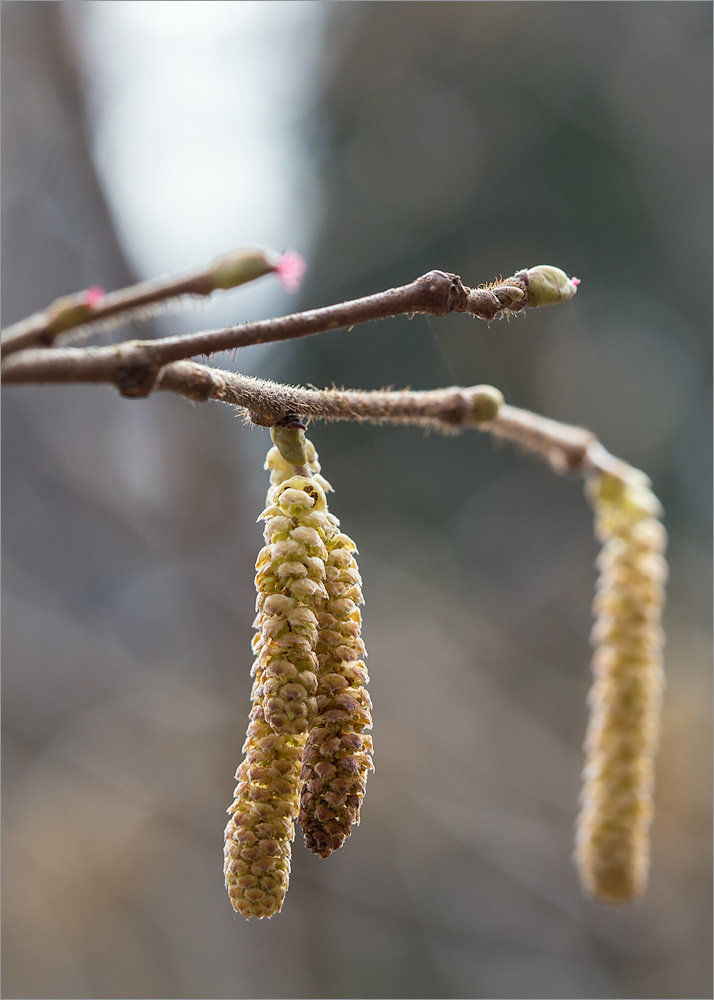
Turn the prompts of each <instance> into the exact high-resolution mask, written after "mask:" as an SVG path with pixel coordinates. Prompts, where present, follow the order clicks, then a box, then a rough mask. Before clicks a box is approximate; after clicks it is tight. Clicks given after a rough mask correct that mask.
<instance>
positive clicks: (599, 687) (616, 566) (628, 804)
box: [575, 475, 667, 905]
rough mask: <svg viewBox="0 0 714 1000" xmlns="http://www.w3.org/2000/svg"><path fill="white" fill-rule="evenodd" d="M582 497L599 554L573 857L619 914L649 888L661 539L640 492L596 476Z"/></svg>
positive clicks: (650, 502) (655, 509)
mask: <svg viewBox="0 0 714 1000" xmlns="http://www.w3.org/2000/svg"><path fill="white" fill-rule="evenodd" d="M586 493H587V496H588V499H589V500H590V502H591V504H592V506H593V508H594V510H595V531H596V535H597V537H598V538H599V539H600V541H601V542H602V544H603V547H602V551H601V554H600V556H599V559H598V567H599V570H600V576H599V580H598V584H597V593H596V597H595V603H594V612H595V616H596V621H595V626H594V628H593V633H592V641H593V645H594V647H595V653H594V656H593V662H592V669H593V675H594V682H593V686H592V689H591V692H590V696H589V705H590V721H589V725H588V731H587V737H586V742H585V750H586V763H585V769H584V774H583V790H582V795H581V811H580V815H579V817H578V821H577V830H576V852H575V853H576V862H577V865H578V869H579V873H580V879H581V882H582V884H583V887H584V888H585V890H586V891H587V892H588V893H589V894H590V895H591V896H592V897H593V898H594V899H596V900H597V901H598V902H601V903H609V904H615V905H617V904H623V903H627V902H629V901H630V900H632V899H635V898H637V897H638V896H640V895H642V893H643V892H644V891H645V888H646V885H647V875H648V868H649V829H650V825H651V822H652V816H653V801H652V793H653V787H654V772H653V761H654V756H655V753H656V751H657V743H658V737H659V716H660V703H661V695H662V689H663V683H664V675H663V666H662V646H663V644H664V636H663V633H662V629H661V625H660V619H661V612H662V606H663V604H664V584H665V580H666V576H667V564H666V562H665V559H664V551H665V546H666V541H667V535H666V532H665V530H664V528H663V526H662V524H661V523H660V521H659V503H658V502H657V500H656V498H655V497H654V495H653V494H652V492H651V491H650V490H649V488H648V487H647V485H645V484H644V483H643V484H640V483H637V484H633V483H624V482H622V481H620V480H618V479H616V478H615V477H613V476H607V475H598V476H593V477H592V478H591V480H590V481H589V482H588V484H587V488H586Z"/></svg>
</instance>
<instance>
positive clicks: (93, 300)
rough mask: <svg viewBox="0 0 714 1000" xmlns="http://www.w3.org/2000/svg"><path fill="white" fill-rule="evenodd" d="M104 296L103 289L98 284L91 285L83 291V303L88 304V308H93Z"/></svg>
mask: <svg viewBox="0 0 714 1000" xmlns="http://www.w3.org/2000/svg"><path fill="white" fill-rule="evenodd" d="M103 298H104V289H103V288H99V286H98V285H92V286H91V288H88V289H87V291H86V292H85V293H84V302H85V305H88V306H90V308H92V309H95V308H96V307H97V306H98V305H99V304H100V303H101V301H102V299H103Z"/></svg>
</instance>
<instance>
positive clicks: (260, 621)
mask: <svg viewBox="0 0 714 1000" xmlns="http://www.w3.org/2000/svg"><path fill="white" fill-rule="evenodd" d="M303 444H304V448H305V450H304V452H303V455H304V456H305V457H306V459H307V461H306V462H305V464H304V465H303V466H301V469H300V471H303V470H305V471H307V472H309V473H310V475H309V476H297V475H294V471H295V468H294V467H293V466H292V465H291V464H290V463H289V462H288V461H287V460H286V458H285V457H284V456H283V455H282V454H281V452H280V450H279V449H278V448H277V447H273V448H271V449H270V451H269V452H268V457H267V460H266V468H267V469H269V470H270V482H271V486H270V489H269V490H268V497H267V503H268V506H267V508H266V509H265V510H264V511H263V513H262V514H261V518H262V519H263V520H264V521H265V532H264V534H265V546H264V547H263V548H262V549H261V551H260V553H259V554H258V559H257V561H256V578H255V582H256V589H257V592H258V596H257V600H256V611H257V617H256V619H255V622H254V623H253V624H254V627H255V628H256V630H257V631H256V635H255V637H254V639H253V644H252V645H253V652H254V655H255V661H254V663H253V667H252V670H251V675H252V676H253V678H254V682H253V690H252V699H253V708H252V711H251V714H250V725H249V728H248V735H247V738H246V741H245V744H244V747H243V750H244V753H245V758H244V760H243V762H242V764H241V765H240V767H239V768H238V771H237V773H236V778H237V779H238V785H237V787H236V789H235V793H234V794H235V799H234V801H233V804H232V805H231V807H230V809H229V810H228V811H229V813H230V814H231V818H230V820H229V822H228V825H227V827H226V831H225V850H224V855H225V865H224V873H225V880H226V887H227V889H228V895H229V897H230V900H231V904H232V906H233V908H234V909H235V910H237V911H238V912H240V913H242V914H243V916H245V917H258V918H261V917H270V916H273V915H274V914H275V913H278V912H279V911H280V909H281V907H282V904H283V900H284V898H285V894H286V892H287V889H288V881H289V877H290V856H291V845H292V841H293V839H294V837H295V819H296V818H297V817H298V814H299V816H300V822H301V824H302V827H303V830H304V832H305V839H306V843H307V845H308V847H310V849H311V850H313V851H315V852H316V853H318V854H321V855H322V856H323V857H326V856H327V855H328V854H330V853H331V852H332V851H333V850H335V849H336V848H337V847H340V846H341V845H342V843H343V842H344V840H345V838H346V837H347V836H349V832H350V828H351V826H352V825H354V824H356V823H358V822H359V810H360V806H361V803H362V799H363V797H364V791H365V783H366V779H367V773H368V771H369V770H371V769H372V759H371V753H372V741H371V738H370V737H369V736H367V735H365V734H364V730H365V729H367V728H370V727H371V724H372V720H371V715H370V709H371V703H370V699H369V695H368V694H367V692H366V690H365V685H366V683H367V680H368V677H367V670H366V668H365V665H364V662H363V660H362V657H363V656H364V655H365V652H364V645H363V643H362V640H361V638H360V626H361V616H360V611H359V606H358V605H359V604H361V603H362V591H361V589H360V586H361V582H362V581H361V579H360V576H359V571H358V569H357V564H356V561H355V558H354V552H355V551H356V549H355V545H354V542H352V541H351V539H349V538H348V537H347V536H346V535H344V534H342V533H341V532H340V529H339V522H338V520H337V518H335V517H334V516H333V515H332V514H330V513H329V511H328V509H327V501H326V498H325V492H326V491H328V490H331V486H330V484H329V483H328V482H327V481H326V480H325V479H323V477H322V476H321V475H320V464H319V462H318V459H317V453H316V451H315V448H314V446H313V445H312V443H311V442H310V441H307V440H304V441H303ZM301 461H303V459H301Z"/></svg>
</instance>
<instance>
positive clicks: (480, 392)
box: [471, 385, 504, 424]
mask: <svg viewBox="0 0 714 1000" xmlns="http://www.w3.org/2000/svg"><path fill="white" fill-rule="evenodd" d="M503 404H504V399H503V393H502V392H501V391H500V390H499V389H496V388H494V386H492V385H478V386H476V391H475V392H474V395H473V398H472V400H471V419H472V420H473V422H474V423H475V424H482V423H485V422H486V421H487V420H493V419H494V417H495V416H496V415H497V414H498V411H499V410H500V409H501V407H502V406H503Z"/></svg>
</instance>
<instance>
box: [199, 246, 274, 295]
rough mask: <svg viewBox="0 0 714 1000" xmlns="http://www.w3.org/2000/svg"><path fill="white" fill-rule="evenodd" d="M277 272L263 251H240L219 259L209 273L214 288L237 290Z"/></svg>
mask: <svg viewBox="0 0 714 1000" xmlns="http://www.w3.org/2000/svg"><path fill="white" fill-rule="evenodd" d="M274 270H275V265H274V264H271V263H270V261H269V260H268V256H267V254H266V253H265V252H264V251H263V250H239V251H237V252H236V253H231V254H227V255H226V256H225V257H219V258H218V260H217V261H216V262H215V263H214V264H213V265H212V266H211V268H210V269H209V271H208V278H209V281H210V282H211V284H212V285H213V287H214V288H235V287H236V285H244V284H245V283H246V282H247V281H255V279H256V278H262V277H263V275H264V274H270V273H271V272H272V271H274Z"/></svg>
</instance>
